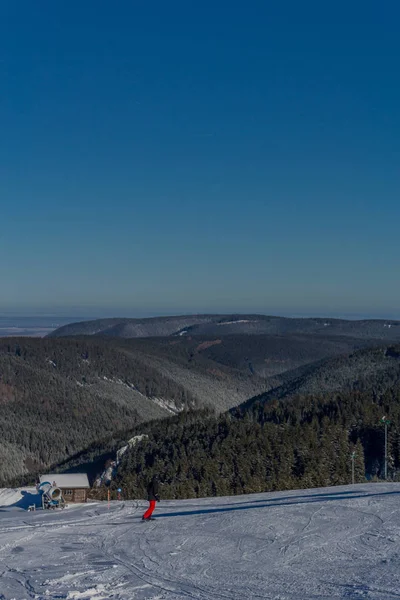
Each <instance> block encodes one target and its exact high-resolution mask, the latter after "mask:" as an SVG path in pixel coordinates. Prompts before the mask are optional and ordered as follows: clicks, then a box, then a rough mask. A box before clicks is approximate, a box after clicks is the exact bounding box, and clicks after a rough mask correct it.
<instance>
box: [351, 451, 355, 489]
mask: <svg viewBox="0 0 400 600" xmlns="http://www.w3.org/2000/svg"><path fill="white" fill-rule="evenodd" d="M355 455H356V454H355V452H353V453H352V455H351V482H352V484H353V485H354V457H355Z"/></svg>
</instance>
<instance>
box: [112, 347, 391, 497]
mask: <svg viewBox="0 0 400 600" xmlns="http://www.w3.org/2000/svg"><path fill="white" fill-rule="evenodd" d="M399 350H400V349H399V348H398V347H397V348H395V347H392V348H386V349H385V350H382V351H381V354H380V356H381V362H382V363H383V364H389V366H388V369H387V372H386V373H385V371H384V369H381V371H380V378H375V379H374V381H373V382H372V383H371V382H370V383H368V382H369V381H370V380H369V377H368V375H367V377H366V379H365V381H364V382H361V381H357V382H355V383H357V389H351V390H350V389H348V388H347V389H346V390H344V391H343V392H325V393H321V394H316V393H311V394H307V395H301V394H299V395H294V396H291V397H290V398H287V399H275V400H273V399H269V400H268V401H264V399H263V398H262V397H261V398H259V399H258V400H257V401H255V402H252V403H251V404H250V405H248V406H247V407H246V406H245V407H241V408H240V409H237V410H236V411H231V413H229V414H224V415H221V416H219V417H218V416H214V415H210V414H209V413H204V412H203V413H202V414H197V415H196V414H189V415H187V414H182V415H180V416H178V417H175V418H172V419H169V420H165V421H159V422H157V423H152V424H147V425H144V426H141V427H139V429H138V430H137V431H140V432H141V433H146V434H147V435H148V436H149V437H148V440H146V441H143V442H141V443H140V444H138V445H137V446H136V447H134V448H132V449H131V450H129V451H128V452H127V453H126V454H125V455H124V457H123V461H122V464H121V465H120V468H119V470H118V477H117V480H116V482H115V485H117V486H122V487H123V488H124V490H125V493H126V494H127V495H129V496H135V497H136V496H139V497H141V496H142V495H143V494H145V485H146V481H147V480H148V478H149V477H151V475H152V474H153V473H159V474H160V476H161V478H162V480H163V482H164V486H163V494H164V496H165V497H169V498H183V497H201V496H209V495H225V494H238V493H250V492H261V491H267V490H279V489H291V488H299V487H306V488H309V487H314V486H328V485H338V484H342V483H343V484H344V483H348V482H349V481H350V480H351V461H350V455H351V453H352V452H353V451H355V452H356V457H355V476H356V481H359V482H360V481H364V480H365V477H366V476H367V477H368V478H373V477H377V476H378V477H379V476H382V475H383V467H384V434H383V426H382V424H381V422H380V420H381V418H382V417H383V416H386V417H387V418H389V420H390V421H391V424H390V428H389V445H388V448H389V462H388V471H389V476H390V477H392V478H397V477H398V473H399V472H400V360H399V357H400V352H399ZM370 352H371V355H372V356H371V360H372V361H374V360H377V359H376V351H374V350H372V351H370ZM389 356H390V359H391V360H393V361H394V362H393V363H392V362H389V363H385V360H386V359H388V358H389ZM362 357H363V360H366V356H365V353H364V351H362ZM395 365H396V367H395ZM396 369H397V378H396V377H395V371H396ZM378 379H380V381H379V380H378Z"/></svg>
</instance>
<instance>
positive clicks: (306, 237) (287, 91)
mask: <svg viewBox="0 0 400 600" xmlns="http://www.w3.org/2000/svg"><path fill="white" fill-rule="evenodd" d="M399 27H400V3H399V2H398V0H396V1H394V0H393V1H390V0H388V1H386V2H382V3H379V2H376V1H373V2H372V1H370V2H369V1H364V2H346V3H344V2H335V3H325V2H321V1H320V0H319V1H318V2H307V1H306V2H298V1H297V0H292V1H290V2H284V1H282V2H269V1H268V0H260V1H258V0H255V1H251V0H250V2H228V1H224V2H221V1H218V0H216V1H214V2H210V1H208V0H203V2H189V1H188V0H184V1H183V0H182V1H175V0H171V2H165V1H164V0H162V1H161V0H154V1H150V0H149V1H148V2H144V1H140V2H139V1H135V0H130V1H119V2H115V3H110V2H109V1H101V0H100V1H99V0H96V1H94V0H85V1H84V2H66V1H65V2H64V1H63V2H61V1H60V2H54V1H50V0H42V1H41V2H32V0H29V1H28V0H20V1H19V2H11V1H6V0H4V1H3V2H0V90H1V93H0V203H1V213H0V282H1V288H0V290H1V291H0V312H1V311H3V312H4V311H6V310H7V311H8V312H9V311H13V310H15V311H26V312H37V311H47V310H51V311H55V312H58V313H64V314H78V313H81V314H89V313H90V314H127V315H128V314H129V315H136V314H137V315H139V314H158V313H180V312H186V313H188V312H192V311H194V312H203V311H205V312H208V311H257V312H265V313H275V314H326V315H333V314H335V315H344V314H346V315H349V314H352V315H377V316H384V317H387V316H398V317H400V308H399V299H400V273H399V271H400V269H399V265H400V236H399V230H400V227H399V226H400V198H399V191H400V185H399V184H400V76H399V64H400V36H399Z"/></svg>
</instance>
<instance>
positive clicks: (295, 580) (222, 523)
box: [0, 483, 400, 600]
mask: <svg viewBox="0 0 400 600" xmlns="http://www.w3.org/2000/svg"><path fill="white" fill-rule="evenodd" d="M22 497H23V496H22V495H21V492H20V491H13V490H0V599H1V600H31V599H36V600H50V599H53V598H54V599H55V598H57V599H62V598H64V599H66V600H108V599H114V600H145V599H149V600H150V599H152V600H173V599H182V600H184V599H199V598H204V599H210V600H246V599H252V598H254V599H257V598H263V599H275V600H295V599H296V600H297V599H298V600H303V599H308V598H310V599H313V600H318V599H321V600H327V599H335V598H346V599H353V600H356V599H376V600H393V599H399V600H400V484H390V483H388V484H362V485H356V486H341V487H334V488H324V489H314V490H300V491H290V492H277V493H266V494H253V495H248V496H236V497H230V498H206V499H202V500H199V499H193V500H183V501H164V502H163V501H162V502H161V503H160V504H159V505H158V506H157V510H156V513H155V515H156V520H155V521H152V522H150V523H143V522H142V521H141V515H142V512H143V511H144V509H145V507H146V506H147V503H146V502H144V501H128V502H112V503H111V506H110V509H109V510H108V508H107V504H106V503H98V504H87V505H80V506H76V507H70V508H68V509H67V510H64V511H60V512H47V511H46V512H44V511H37V512H35V513H34V512H27V511H26V510H22V509H21V508H17V507H16V506H15V504H16V503H17V502H18V499H21V498H22ZM2 502H3V504H4V503H5V504H7V505H8V506H4V505H3V506H1V503H2ZM12 503H14V506H13V505H12ZM20 504H21V503H20Z"/></svg>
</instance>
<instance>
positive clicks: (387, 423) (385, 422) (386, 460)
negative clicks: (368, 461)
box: [381, 416, 390, 480]
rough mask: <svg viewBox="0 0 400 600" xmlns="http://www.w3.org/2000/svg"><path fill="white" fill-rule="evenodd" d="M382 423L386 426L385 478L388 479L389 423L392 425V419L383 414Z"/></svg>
mask: <svg viewBox="0 0 400 600" xmlns="http://www.w3.org/2000/svg"><path fill="white" fill-rule="evenodd" d="M381 423H383V424H384V426H385V480H387V465H388V435H387V434H388V425H390V421H389V420H388V419H387V418H386V417H385V416H383V417H382V419H381Z"/></svg>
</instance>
